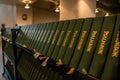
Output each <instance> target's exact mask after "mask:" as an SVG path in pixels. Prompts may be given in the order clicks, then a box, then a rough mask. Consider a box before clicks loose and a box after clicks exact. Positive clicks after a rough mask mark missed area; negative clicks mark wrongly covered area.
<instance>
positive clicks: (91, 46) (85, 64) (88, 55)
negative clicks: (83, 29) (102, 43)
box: [78, 17, 103, 71]
mask: <svg viewBox="0 0 120 80" xmlns="http://www.w3.org/2000/svg"><path fill="white" fill-rule="evenodd" d="M102 24H103V17H96V18H94V20H93V24H92V27H91V31H90V33H89V36H88V40H87V43H86V46H85V49H84V50H83V52H82V53H83V55H82V57H81V61H80V62H79V66H78V70H80V71H82V70H83V69H85V70H86V71H88V69H89V66H90V63H91V60H92V57H93V55H94V50H95V48H96V44H97V41H98V38H99V35H100V31H101V27H102Z"/></svg>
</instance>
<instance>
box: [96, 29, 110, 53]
mask: <svg viewBox="0 0 120 80" xmlns="http://www.w3.org/2000/svg"><path fill="white" fill-rule="evenodd" d="M108 34H109V31H104V33H103V37H102V40H101V43H100V47H99V50H98V54H101V55H102V54H103V50H104V47H105V43H106V40H107V37H108Z"/></svg>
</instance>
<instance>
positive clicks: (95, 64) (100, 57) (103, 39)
mask: <svg viewBox="0 0 120 80" xmlns="http://www.w3.org/2000/svg"><path fill="white" fill-rule="evenodd" d="M115 20H116V17H115V16H109V17H105V19H104V22H103V26H102V30H101V33H100V36H99V41H98V44H97V48H96V51H95V54H94V57H93V60H92V63H91V66H90V70H89V74H91V75H93V76H95V77H98V78H100V74H101V71H102V68H103V65H104V62H105V58H106V56H107V51H108V49H109V44H110V41H111V38H112V35H113V30H114V26H115Z"/></svg>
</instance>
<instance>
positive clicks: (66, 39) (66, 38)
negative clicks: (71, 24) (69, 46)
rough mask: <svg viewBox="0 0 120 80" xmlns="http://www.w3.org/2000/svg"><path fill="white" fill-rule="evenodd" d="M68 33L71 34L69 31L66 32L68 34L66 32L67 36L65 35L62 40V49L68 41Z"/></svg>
mask: <svg viewBox="0 0 120 80" xmlns="http://www.w3.org/2000/svg"><path fill="white" fill-rule="evenodd" d="M70 32H71V31H68V32H67V35H66V37H65V40H64V42H63V45H62V46H63V47H64V46H65V45H66V42H67V41H68V37H69V35H70Z"/></svg>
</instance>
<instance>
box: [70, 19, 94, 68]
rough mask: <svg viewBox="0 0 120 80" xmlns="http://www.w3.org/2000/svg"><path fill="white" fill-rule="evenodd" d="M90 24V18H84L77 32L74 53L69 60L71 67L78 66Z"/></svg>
mask: <svg viewBox="0 0 120 80" xmlns="http://www.w3.org/2000/svg"><path fill="white" fill-rule="evenodd" d="M91 25H92V18H87V19H84V23H83V26H82V29H81V31H80V33H79V38H78V41H77V45H76V47H75V50H74V54H73V56H72V58H71V62H70V66H71V67H74V68H77V66H78V63H79V61H80V59H81V56H82V51H83V50H84V46H85V44H86V41H87V38H88V34H89V32H90V28H91Z"/></svg>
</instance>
